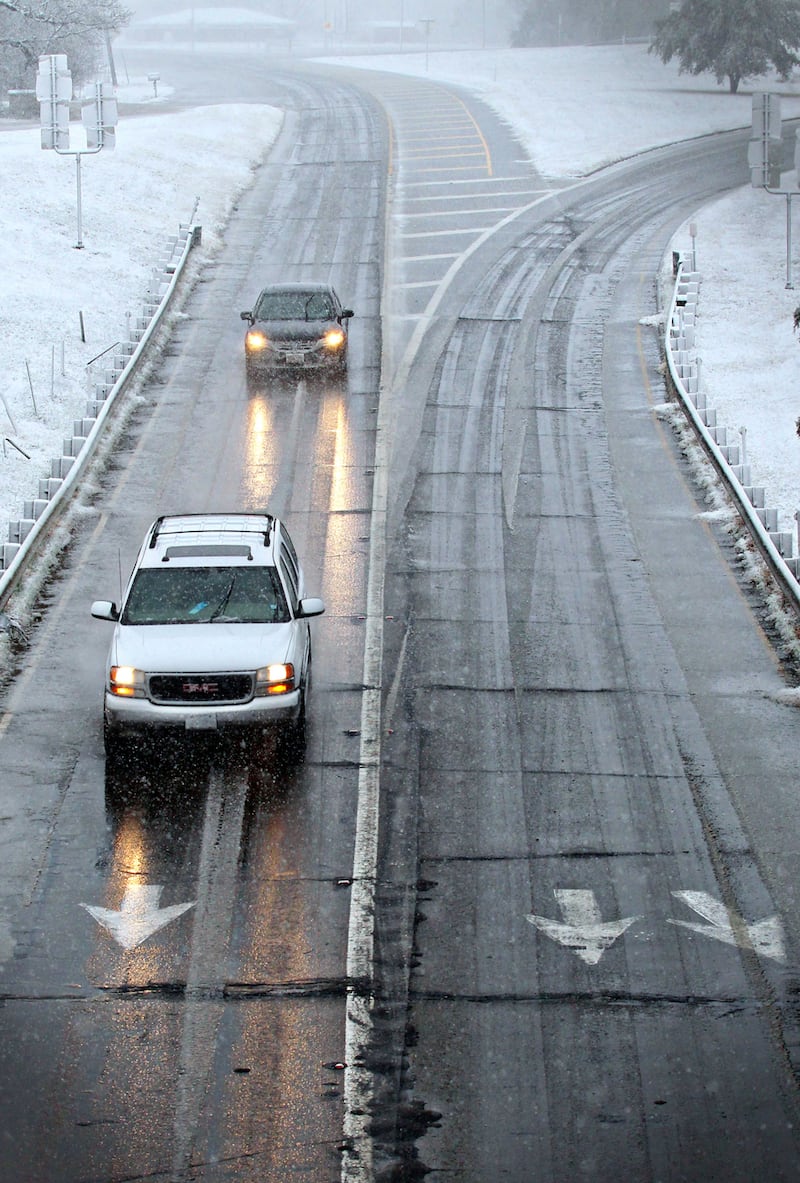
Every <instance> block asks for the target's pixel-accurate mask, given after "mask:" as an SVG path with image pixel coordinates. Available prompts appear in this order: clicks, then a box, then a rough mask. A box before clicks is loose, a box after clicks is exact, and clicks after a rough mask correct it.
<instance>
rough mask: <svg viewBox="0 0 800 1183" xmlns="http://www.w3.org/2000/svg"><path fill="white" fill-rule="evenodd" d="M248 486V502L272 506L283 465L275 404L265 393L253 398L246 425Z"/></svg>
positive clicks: (246, 490) (245, 484) (246, 488)
mask: <svg viewBox="0 0 800 1183" xmlns="http://www.w3.org/2000/svg"><path fill="white" fill-rule="evenodd" d="M245 431H246V438H245V447H244V453H245V473H244V489H245V493H246V494H247V504H249V505H262V506H268V505H269V503H270V498H271V496H272V490H273V487H274V485H275V480H276V476H277V473H278V469H279V463H280V462H279V454H278V439H277V432H276V431H275V424H274V422H273V414H272V408H271V407H270V405H269V403H268V401H267V399H266V398H265V397H264V395H263V394H259V395H256V396H253V397H252V398H251V400H250V403H249V407H248V414H247V425H246V428H245Z"/></svg>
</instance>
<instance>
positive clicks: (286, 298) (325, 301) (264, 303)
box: [256, 292, 333, 320]
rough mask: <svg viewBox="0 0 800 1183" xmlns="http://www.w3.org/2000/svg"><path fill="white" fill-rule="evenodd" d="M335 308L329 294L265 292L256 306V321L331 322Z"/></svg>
mask: <svg viewBox="0 0 800 1183" xmlns="http://www.w3.org/2000/svg"><path fill="white" fill-rule="evenodd" d="M332 318H333V308H332V307H331V301H330V297H329V296H328V294H327V292H263V293H262V294H261V297H260V298H259V301H258V304H257V305H256V320H331V319H332Z"/></svg>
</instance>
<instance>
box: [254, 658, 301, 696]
mask: <svg viewBox="0 0 800 1183" xmlns="http://www.w3.org/2000/svg"><path fill="white" fill-rule="evenodd" d="M294 688H295V685H294V666H293V665H292V664H291V662H289V663H287V664H286V665H265V666H262V668H261V669H260V670H256V698H266V697H267V696H268V695H271V694H291V692H292V691H293V690H294Z"/></svg>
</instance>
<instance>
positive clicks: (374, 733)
mask: <svg viewBox="0 0 800 1183" xmlns="http://www.w3.org/2000/svg"><path fill="white" fill-rule="evenodd" d="M387 197H388V198H389V201H390V200H391V195H390V194H389V195H387ZM387 204H388V203H387ZM385 233H386V236H387V239H388V237H389V236H390V235H391V234H392V233H393V230H392V217H391V209H390V208H387V217H386V231H385ZM384 259H385V260H386V264H385V268H384V275H383V294H382V297H381V307H382V308H388V307H389V293H390V291H391V287H392V277H391V274H390V271H391V262H390V260H391V254H390V251H389V250H388V243H387V245H386V248H385V249H384ZM392 368H393V367H392V353H391V347H390V342H388V341H385V342H384V348H383V350H382V353H381V378H380V398H379V400H378V419H377V423H376V437H375V461H374V466H373V467H374V473H375V476H374V481H373V486H372V512H371V519H370V536H369V557H368V572H367V602H366V626H365V637H364V666H363V678H362V682H363V685H364V688H365V689H364V694H363V697H362V699H361V742H360V749H359V772H358V804H357V807H356V832H355V842H354V850H353V877H352V878H353V883H352V888H351V892H350V916H349V920H348V931H347V980H348V983H349V984H348V988H347V1002H346V1012H345V1037H344V1062H345V1071H344V1083H343V1093H344V1097H343V1101H344V1116H343V1123H342V1132H343V1135H344V1137H343V1146H344V1149H343V1152H342V1168H341V1183H372V1177H373V1169H372V1138H371V1136H370V1132H369V1122H370V1116H369V1112H370V1105H369V1102H370V1100H371V1097H372V1073H371V1071H370V1069H369V1067H368V1065H367V1064H366V1063H365V1060H366V1053H367V1051H368V1049H369V1042H370V1036H371V1033H372V1007H373V1003H374V994H373V989H374V982H373V977H374V960H373V956H374V939H375V886H376V880H377V875H378V827H379V825H380V776H381V687H382V678H383V604H384V573H385V570H386V519H387V505H388V487H389V459H390V456H391V436H390V433H389V426H390V421H391V414H390V407H391V395H392V391H391V386H390V385H387V382H386V375H387V374H389V375H391V373H392Z"/></svg>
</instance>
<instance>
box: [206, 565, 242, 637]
mask: <svg viewBox="0 0 800 1183" xmlns="http://www.w3.org/2000/svg"><path fill="white" fill-rule="evenodd" d="M235 583H236V572H235V571H234V573H233V575H232V576H231V580H230V583H229V584H228V586H227V588H226V589H225V595H224V596H223V597H222V599H221V600H220V602H219V603H218V604H217V606H216V608H215V609H214V611H213V612H212V613H211V615H210V616H209V618H208V623H209V624H212V623H213V621H215V620H216V619H217V617H218V616H221V615H222V613H223V612H224V611H225V609H226V607H227V605H228V600H229V599H230V598H231V592H232V591H233V585H234V584H235Z"/></svg>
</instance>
